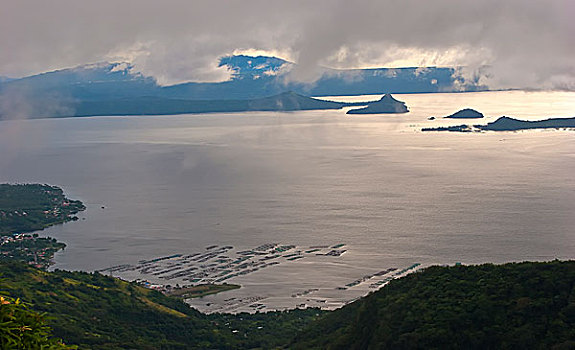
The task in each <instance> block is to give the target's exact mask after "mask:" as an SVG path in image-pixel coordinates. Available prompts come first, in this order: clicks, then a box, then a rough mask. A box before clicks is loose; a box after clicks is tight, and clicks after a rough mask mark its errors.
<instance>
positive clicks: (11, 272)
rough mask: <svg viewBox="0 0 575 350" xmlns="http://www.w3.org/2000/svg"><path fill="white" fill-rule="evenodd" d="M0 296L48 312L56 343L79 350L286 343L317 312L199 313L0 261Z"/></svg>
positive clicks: (104, 282) (83, 276)
mask: <svg viewBox="0 0 575 350" xmlns="http://www.w3.org/2000/svg"><path fill="white" fill-rule="evenodd" d="M0 275H2V276H3V278H4V280H2V281H0V290H1V291H5V292H9V293H10V294H11V295H18V296H19V297H20V298H21V299H22V300H24V301H26V302H29V303H31V304H32V305H33V308H34V310H36V311H38V312H45V313H47V314H48V315H49V316H50V318H49V320H48V323H49V325H50V326H51V327H52V328H53V333H54V334H55V336H57V337H58V338H62V339H64V340H65V342H66V343H67V344H75V345H79V346H80V348H81V349H126V348H128V349H196V348H198V349H205V348H219V349H238V348H273V347H277V346H280V345H282V344H286V343H288V342H289V341H290V339H291V338H293V337H294V336H295V334H296V333H297V332H298V331H301V330H302V329H303V328H304V327H305V326H307V325H308V324H309V323H310V322H311V321H313V320H314V319H316V318H317V316H318V315H319V314H320V313H321V312H320V311H318V310H294V311H290V312H275V313H267V314H255V315H249V314H239V315H204V314H201V313H200V312H198V311H196V310H194V309H191V308H190V307H189V306H188V305H186V304H185V303H183V302H182V301H180V300H178V299H176V298H171V297H167V296H165V295H163V294H161V293H159V292H157V291H153V290H150V289H146V288H143V287H141V286H138V285H136V284H133V283H128V282H125V281H122V280H119V279H116V278H112V277H108V276H104V275H101V274H98V273H93V274H92V273H85V272H66V271H55V272H46V271H43V270H39V269H36V268H33V267H30V266H27V265H24V264H21V263H16V262H12V263H1V264H0Z"/></svg>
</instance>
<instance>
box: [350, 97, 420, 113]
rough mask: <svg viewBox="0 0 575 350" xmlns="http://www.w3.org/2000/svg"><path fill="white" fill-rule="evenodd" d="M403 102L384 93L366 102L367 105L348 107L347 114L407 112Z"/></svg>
mask: <svg viewBox="0 0 575 350" xmlns="http://www.w3.org/2000/svg"><path fill="white" fill-rule="evenodd" d="M407 112H409V109H408V108H407V106H406V105H405V102H402V101H398V100H396V99H395V98H393V96H391V94H385V95H383V97H382V98H381V99H380V100H379V101H374V102H368V104H367V107H364V108H358V109H350V110H349V111H347V114H387V113H407Z"/></svg>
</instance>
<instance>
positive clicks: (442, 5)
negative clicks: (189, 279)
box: [0, 0, 575, 89]
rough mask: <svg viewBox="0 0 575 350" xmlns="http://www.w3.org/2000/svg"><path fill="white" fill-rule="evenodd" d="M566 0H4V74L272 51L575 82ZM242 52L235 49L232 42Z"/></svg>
mask: <svg viewBox="0 0 575 350" xmlns="http://www.w3.org/2000/svg"><path fill="white" fill-rule="evenodd" d="M574 13H575V2H573V1H570V0H539V1H535V0H507V1H500V0H499V1H494V0H483V1H469V0H435V1H426V0H401V1H399V0H386V1H382V0H366V1H337V0H330V1H328V0H314V1H273V0H267V1H260V0H242V1H235V0H232V1H219V2H216V1H198V0H194V1H188V0H185V1H184V0H169V1H150V0H124V1H109V0H102V1H97V2H96V1H95V2H88V1H78V0H74V1H72V0H52V1H26V0H8V1H4V2H3V5H2V11H1V12H0V47H1V48H2V49H1V51H0V75H24V74H30V73H37V72H40V71H46V70H50V69H56V68H63V67H68V66H73V65H77V64H82V63H87V62H95V61H102V60H130V61H133V62H134V63H135V64H136V67H137V68H138V69H139V70H141V71H143V72H144V73H146V74H149V75H153V76H155V77H157V78H158V79H159V80H160V82H163V83H172V82H178V81H186V80H202V81H209V80H225V79H226V78H227V77H228V74H229V73H228V72H226V71H225V70H223V69H217V67H216V64H217V58H218V57H220V56H222V55H225V54H231V53H233V52H234V51H236V50H238V49H240V50H241V49H245V50H248V49H260V50H265V51H270V52H279V53H280V54H282V55H283V56H284V57H285V58H289V59H293V60H295V61H297V62H298V63H299V66H298V68H297V70H296V71H294V72H292V73H293V74H292V78H293V79H298V80H313V79H314V78H315V77H316V76H317V73H318V71H317V65H318V64H319V65H326V66H330V67H337V68H352V67H366V66H388V65H392V66H399V65H465V66H467V69H466V70H464V71H463V72H462V74H473V72H474V71H475V69H476V68H478V67H480V66H482V65H490V66H491V69H490V74H491V76H490V77H489V78H488V80H486V82H487V83H489V84H491V85H492V86H495V87H530V88H565V89H575V39H574V38H575V28H574V25H573V24H572V22H571V21H570V16H571V15H573V14H574ZM236 52H237V51H236Z"/></svg>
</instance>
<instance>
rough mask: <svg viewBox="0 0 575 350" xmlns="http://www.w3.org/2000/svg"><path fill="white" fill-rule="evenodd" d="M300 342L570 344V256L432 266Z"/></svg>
mask: <svg viewBox="0 0 575 350" xmlns="http://www.w3.org/2000/svg"><path fill="white" fill-rule="evenodd" d="M291 347H293V348H299V349H309V348H316V349H573V348H575V261H568V262H560V261H553V262H549V263H512V264H506V265H500V266H496V265H491V264H486V265H480V266H454V267H431V268H428V269H426V270H424V271H423V272H420V273H413V274H411V275H408V276H407V277H405V278H401V279H399V280H395V281H393V282H391V283H390V284H389V285H388V286H386V287H385V288H383V289H381V290H380V291H378V292H376V293H373V294H371V295H369V296H368V297H366V298H364V299H362V300H360V301H358V302H356V303H353V304H351V305H349V306H347V307H344V308H343V309H340V310H337V311H335V312H333V313H330V314H328V315H326V316H325V318H323V319H322V320H320V321H319V322H318V323H317V324H314V325H312V327H310V328H309V329H308V330H306V331H305V332H303V333H302V334H300V335H299V336H298V337H297V340H296V341H295V342H294V343H293V344H292V345H291Z"/></svg>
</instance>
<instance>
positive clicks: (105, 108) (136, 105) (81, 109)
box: [60, 91, 350, 117]
mask: <svg viewBox="0 0 575 350" xmlns="http://www.w3.org/2000/svg"><path fill="white" fill-rule="evenodd" d="M348 105H350V104H347V103H342V102H333V101H325V100H320V99H316V98H312V97H308V96H303V95H300V94H297V93H295V92H292V91H288V92H284V93H281V94H278V95H274V96H269V97H263V98H255V99H246V100H186V99H174V98H165V97H157V96H152V97H149V96H145V97H128V98H121V99H110V100H84V101H79V102H73V103H71V107H70V108H69V109H68V111H66V110H64V111H63V112H62V113H63V114H62V115H60V117H88V116H102V115H170V114H197V113H237V112H248V111H268V112H269V111H277V112H290V111H303V110H318V109H341V108H343V107H344V106H348Z"/></svg>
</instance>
